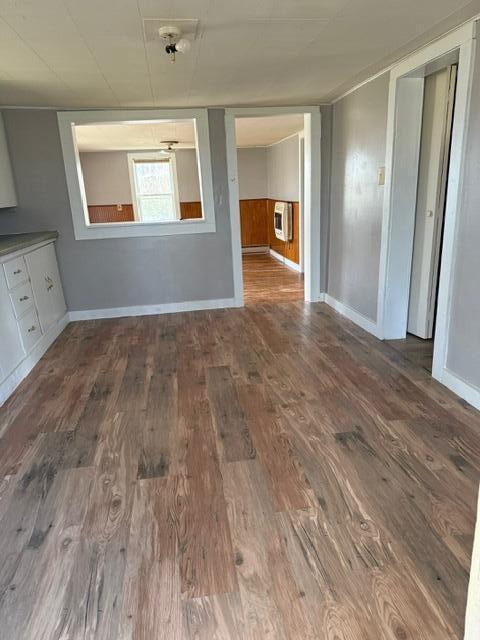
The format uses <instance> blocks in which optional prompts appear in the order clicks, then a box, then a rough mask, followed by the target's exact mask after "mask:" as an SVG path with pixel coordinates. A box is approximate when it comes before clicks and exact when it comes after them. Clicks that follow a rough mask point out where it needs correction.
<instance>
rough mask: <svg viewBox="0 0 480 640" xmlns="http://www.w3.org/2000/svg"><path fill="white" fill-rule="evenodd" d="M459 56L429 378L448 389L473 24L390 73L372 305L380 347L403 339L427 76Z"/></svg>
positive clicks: (412, 56) (472, 59) (448, 35)
mask: <svg viewBox="0 0 480 640" xmlns="http://www.w3.org/2000/svg"><path fill="white" fill-rule="evenodd" d="M457 53H458V76H457V90H456V101H455V109H454V119H453V128H452V140H451V154H450V170H449V176H448V184H447V200H446V205H445V222H444V235H443V250H442V257H441V264H440V281H439V289H438V306H437V321H436V329H435V341H434V353H433V366H432V375H433V377H434V378H437V379H438V380H440V381H441V382H444V383H445V384H447V386H448V381H447V377H448V372H447V370H446V359H447V349H448V331H449V324H450V316H451V299H452V290H451V289H452V281H453V268H454V261H455V249H456V244H457V227H458V224H457V223H458V218H459V212H460V208H461V202H462V178H463V166H464V161H465V157H464V156H465V150H466V136H467V132H468V118H469V108H470V94H471V87H472V75H473V68H474V55H475V22H474V21H472V22H469V23H467V24H465V25H463V26H462V27H460V28H459V29H456V30H455V31H452V32H451V33H448V34H447V35H446V36H444V37H443V38H440V39H439V40H436V41H434V42H432V43H431V44H430V45H428V46H426V47H425V48H423V49H421V50H420V51H418V52H416V53H414V54H412V55H411V56H409V57H408V58H406V59H405V60H403V61H402V62H400V63H399V64H398V65H397V66H395V67H394V68H393V69H392V70H391V73H390V87H389V98H388V118H387V143H386V167H385V195H384V205H383V219H382V239H381V252H380V278H379V289H378V301H377V328H378V333H379V335H380V336H381V337H382V338H383V339H402V338H405V337H406V332H407V319H408V302H409V293H410V273H411V265H412V251H413V233H414V223H415V209H416V198H417V181H418V163H419V153H420V134H421V125H422V110H423V88H424V81H425V80H424V79H425V75H427V74H428V73H429V72H430V69H431V68H432V66H434V65H436V64H438V63H439V61H440V60H441V59H445V61H446V63H447V64H448V61H449V59H451V57H452V55H456V54H457Z"/></svg>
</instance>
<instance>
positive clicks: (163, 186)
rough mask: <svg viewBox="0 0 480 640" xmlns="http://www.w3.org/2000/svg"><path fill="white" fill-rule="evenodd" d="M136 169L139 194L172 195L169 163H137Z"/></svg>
mask: <svg viewBox="0 0 480 640" xmlns="http://www.w3.org/2000/svg"><path fill="white" fill-rule="evenodd" d="M134 167H135V176H136V181H137V190H138V193H139V194H142V195H156V194H157V193H172V191H173V189H172V181H171V175H170V163H169V162H155V161H152V162H135V164H134Z"/></svg>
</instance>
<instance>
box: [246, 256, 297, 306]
mask: <svg viewBox="0 0 480 640" xmlns="http://www.w3.org/2000/svg"><path fill="white" fill-rule="evenodd" d="M242 259H243V295H244V299H245V304H246V305H252V304H258V303H263V302H293V301H295V300H303V298H304V294H303V275H302V274H300V273H297V272H296V271H294V270H293V269H291V268H290V267H286V266H285V265H284V264H282V263H281V262H279V260H275V258H272V257H271V256H270V255H269V254H266V253H246V254H243V256H242Z"/></svg>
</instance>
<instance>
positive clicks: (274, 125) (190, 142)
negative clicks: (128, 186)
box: [75, 114, 303, 152]
mask: <svg viewBox="0 0 480 640" xmlns="http://www.w3.org/2000/svg"><path fill="white" fill-rule="evenodd" d="M235 125H236V127H235V128H236V137H237V146H239V147H266V146H268V145H270V144H274V143H275V142H279V141H280V140H283V139H284V138H288V137H289V136H291V135H293V134H295V133H298V132H299V131H301V130H302V129H303V115H301V114H299V115H293V114H292V115H282V116H268V117H264V118H238V119H237V120H236V122H235ZM75 136H76V139H77V146H78V149H79V151H83V152H87V151H128V150H137V151H138V150H139V149H157V148H159V147H166V146H167V145H166V144H165V141H168V140H176V141H177V142H178V144H175V145H174V146H175V148H176V149H182V148H183V149H189V148H190V149H191V148H193V147H194V146H195V130H194V124H193V120H181V121H162V122H154V123H152V122H139V123H138V124H120V123H119V124H116V123H114V124H105V125H98V124H89V125H80V126H76V127H75Z"/></svg>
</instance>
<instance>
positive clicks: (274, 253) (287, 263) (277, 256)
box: [270, 249, 302, 273]
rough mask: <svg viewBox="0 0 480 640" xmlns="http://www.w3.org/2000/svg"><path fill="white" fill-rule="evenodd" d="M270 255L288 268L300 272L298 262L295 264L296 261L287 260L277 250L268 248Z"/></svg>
mask: <svg viewBox="0 0 480 640" xmlns="http://www.w3.org/2000/svg"><path fill="white" fill-rule="evenodd" d="M270 255H271V256H272V258H275V260H278V261H279V262H281V263H282V264H284V265H285V266H286V267H289V268H290V269H293V270H294V271H298V272H299V273H302V269H301V267H300V265H299V264H297V263H296V262H293V261H292V260H289V259H288V258H286V257H285V256H282V255H281V254H280V253H278V252H277V251H274V250H273V249H270Z"/></svg>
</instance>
